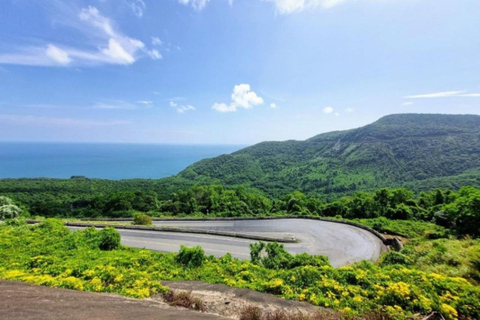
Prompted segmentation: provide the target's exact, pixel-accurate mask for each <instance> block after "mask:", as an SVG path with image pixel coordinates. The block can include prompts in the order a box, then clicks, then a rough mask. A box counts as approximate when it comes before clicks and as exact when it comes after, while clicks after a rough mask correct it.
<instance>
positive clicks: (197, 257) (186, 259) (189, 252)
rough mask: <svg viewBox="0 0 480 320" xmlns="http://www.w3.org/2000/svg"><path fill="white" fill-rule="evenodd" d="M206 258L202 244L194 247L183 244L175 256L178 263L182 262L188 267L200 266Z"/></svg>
mask: <svg viewBox="0 0 480 320" xmlns="http://www.w3.org/2000/svg"><path fill="white" fill-rule="evenodd" d="M205 259H206V256H205V251H203V249H202V247H200V246H196V247H193V248H188V247H185V246H181V247H180V251H179V252H178V253H177V256H176V257H175V261H176V262H177V263H180V264H182V265H183V266H185V267H187V268H197V267H200V266H201V265H202V264H203V262H204V261H205Z"/></svg>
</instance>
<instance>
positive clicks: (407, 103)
mask: <svg viewBox="0 0 480 320" xmlns="http://www.w3.org/2000/svg"><path fill="white" fill-rule="evenodd" d="M412 104H413V101H407V102H404V103H402V106H411V105H412Z"/></svg>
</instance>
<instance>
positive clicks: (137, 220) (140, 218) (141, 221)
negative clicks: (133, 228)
mask: <svg viewBox="0 0 480 320" xmlns="http://www.w3.org/2000/svg"><path fill="white" fill-rule="evenodd" d="M133 224H134V225H137V226H150V225H151V224H152V218H151V217H150V216H149V215H146V214H143V213H142V214H136V215H135V216H134V217H133Z"/></svg>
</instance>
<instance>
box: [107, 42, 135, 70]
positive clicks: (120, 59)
mask: <svg viewBox="0 0 480 320" xmlns="http://www.w3.org/2000/svg"><path fill="white" fill-rule="evenodd" d="M102 52H103V53H104V54H105V55H106V56H108V57H110V58H112V60H113V61H115V62H116V63H119V64H132V63H134V62H135V58H134V57H133V56H132V55H131V54H130V53H128V52H127V51H126V50H125V49H124V48H123V47H122V46H121V45H120V43H118V41H117V40H115V39H113V38H111V39H110V40H108V47H107V48H105V49H102Z"/></svg>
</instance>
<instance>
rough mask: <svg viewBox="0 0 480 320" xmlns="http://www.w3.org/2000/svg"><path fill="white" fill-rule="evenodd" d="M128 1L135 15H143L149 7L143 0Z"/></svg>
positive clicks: (139, 16)
mask: <svg viewBox="0 0 480 320" xmlns="http://www.w3.org/2000/svg"><path fill="white" fill-rule="evenodd" d="M126 3H127V5H128V6H129V7H130V9H132V12H133V14H134V15H136V16H137V17H138V18H141V17H143V12H144V11H145V9H146V8H147V6H146V5H145V2H143V1H142V0H133V1H130V2H128V1H127V2H126Z"/></svg>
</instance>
